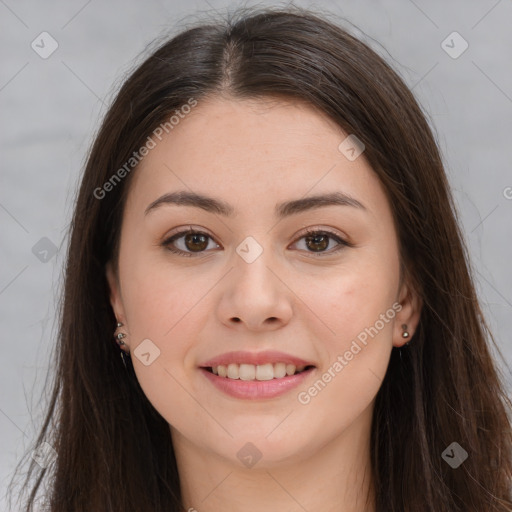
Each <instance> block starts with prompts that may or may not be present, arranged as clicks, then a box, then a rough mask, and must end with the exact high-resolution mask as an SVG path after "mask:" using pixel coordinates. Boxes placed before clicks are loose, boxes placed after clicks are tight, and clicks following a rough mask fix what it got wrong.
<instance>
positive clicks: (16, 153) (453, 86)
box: [0, 0, 512, 510]
mask: <svg viewBox="0 0 512 512" xmlns="http://www.w3.org/2000/svg"><path fill="white" fill-rule="evenodd" d="M294 3H295V5H300V6H304V7H313V8H316V9H320V10H322V9H326V10H329V11H331V12H334V13H336V14H337V15H339V16H342V17H343V18H346V19H347V23H346V24H345V26H346V27H348V28H349V29H350V30H351V31H352V32H353V33H355V35H358V36H359V37H361V38H362V39H363V40H364V41H366V42H367V43H368V44H370V46H372V47H373V48H374V49H375V50H376V51H377V52H378V53H379V54H381V55H382V56H384V58H385V59H386V60H387V61H388V62H390V63H391V65H392V66H393V67H394V68H395V69H396V70H397V71H398V72H399V73H400V74H401V75H402V76H403V77H404V79H405V80H406V82H407V84H409V86H410V87H411V88H413V91H414V93H415V95H416V97H417V99H418V100H419V102H420V103H421V105H422V106H423V108H424V109H425V110H426V111H427V112H428V113H429V115H430V119H431V125H432V127H433V129H434V130H435V133H436V134H437V138H438V141H439V145H440V148H441V151H442V153H443V157H444V161H445V164H446V169H447V173H448V176H449V179H450V182H451V183H452V186H453V191H454V195H455V199H456V202H457V205H458V209H459V212H460V222H461V225H462V228H463V231H464V234H465V238H466V243H467V245H468V249H469V252H470V256H471V259H472V262H473V271H474V276H475V280H476V284H477V287H478V292H479V294H480V298H481V302H482V307H483V311H484V314H486V315H487V318H488V321H489V324H490V326H491V329H492V330H493V331H494V333H495V338H496V341H497V343H498V345H499V346H500V349H501V350H502V352H503V354H504V356H505V359H506V361H507V362H508V364H510V363H512V342H511V339H510V332H511V329H512V291H511V290H512V270H511V267H510V262H511V261H512V243H511V234H512V233H511V231H512V227H511V226H512V223H511V218H512V188H507V187H512V174H511V172H510V170H511V169H510V165H511V164H510V162H511V160H512V144H511V142H510V135H511V133H512V130H511V128H512V68H511V64H510V62H511V59H510V55H511V53H512V51H511V50H512V31H511V30H510V26H511V22H512V2H511V1H510V0H478V1H476V0H474V1H467V0H460V1H451V2H446V1H441V0H436V1H430V2H426V1H421V0H414V2H413V1H411V0H385V1H366V2H364V3H362V2H361V1H359V2H357V1H355V0H347V1H335V2H328V1H324V2H316V3H311V2H301V1H296V2H294ZM267 4H270V3H269V2H258V3H257V5H258V6H263V5H267ZM236 5H237V3H235V2H227V1H214V0H209V1H208V2H207V1H206V0H204V1H199V0H197V1H190V0H188V1H186V2H184V1H177V0H173V1H158V0H150V1H147V2H142V1H129V2H121V1H111V2H98V1H86V0H73V1H66V2H64V1H61V2H59V1H55V0H51V1H46V2H44V3H43V2H35V1H34V2H29V1H21V2H15V1H14V0H6V1H3V0H0V31H1V32H0V33H1V37H2V40H3V43H2V44H1V45H0V55H1V62H2V66H1V69H0V112H1V113H2V115H1V139H0V143H1V153H0V155H1V160H0V165H1V167H0V168H1V174H0V176H1V177H0V180H1V182H0V227H1V245H0V248H1V252H0V257H1V259H0V262H1V265H0V315H1V317H0V329H1V360H0V389H1V390H2V391H1V395H0V433H1V435H0V454H1V455H0V480H1V485H0V489H1V492H2V494H4V489H5V486H6V485H7V483H8V477H9V476H10V475H11V473H12V471H13V468H14V465H15V463H16V462H17V461H18V460H19V458H20V457H21V456H22V454H23V453H24V452H25V450H28V449H29V448H30V447H31V446H32V439H33V438H34V436H35V433H36V431H37V429H36V427H39V424H40V421H41V419H42V414H43V412H44V410H43V408H42V406H41V404H43V405H44V401H41V397H44V390H45V388H44V382H45V380H44V379H45V377H46V372H47V369H48V367H49V366H50V365H51V364H52V361H51V360H50V359H51V355H52V354H51V348H52V346H53V342H54V336H55V328H56V308H57V307H58V296H59V292H60V290H61V272H62V265H63V262H64V256H65V254H64V253H65V239H64V237H65V233H66V230H67V226H68V223H69V220H70V216H71V211H72V206H73V198H74V193H75V189H76V186H77V183H78V179H79V177H80V170H81V168H82V166H83V164H84V161H85V156H86V152H87V150H88V148H89V144H90V142H91V140H92V137H93V135H94V133H95V131H96V129H97V128H98V126H99V122H100V120H101V118H102V116H103V115H104V113H105V111H106V106H107V105H108V102H109V100H110V99H111V98H112V95H113V94H114V93H115V91H116V88H117V86H118V85H119V83H120V82H121V81H122V79H123V77H124V76H125V73H126V72H128V71H129V70H130V69H132V66H133V65H134V62H140V59H141V58H142V57H141V52H143V50H144V49H145V48H146V45H147V44H149V43H150V42H151V41H152V40H153V39H154V38H155V37H157V36H160V35H162V34H163V33H164V32H165V31H168V30H169V29H170V30H171V31H172V32H173V33H174V32H176V31H178V30H180V29H182V28H185V26H186V25H187V24H188V23H191V22H194V21H195V20H196V18H195V15H197V13H202V15H203V16H204V15H206V14H207V13H208V11H212V10H216V9H219V10H220V11H221V12H226V7H228V6H229V8H230V9H232V8H233V7H235V6H236ZM244 5H246V6H252V5H256V3H255V2H250V1H249V2H245V3H244ZM273 5H277V3H274V4H273ZM278 5H285V4H284V3H280V4H278ZM334 21H336V20H334ZM350 23H353V24H354V25H355V26H356V27H358V29H360V30H361V31H362V32H360V31H359V30H357V29H356V28H354V27H351V25H350ZM43 31H46V32H48V33H50V34H51V36H52V37H53V38H54V39H55V40H56V41H57V43H58V48H57V50H56V51H55V52H54V53H53V54H52V55H51V56H50V57H48V58H47V59H43V58H41V57H40V56H39V55H38V54H37V53H36V52H35V51H34V50H33V49H32V47H31V43H32V41H34V40H36V42H38V41H40V38H38V36H39V34H40V33H41V32H43ZM453 31H457V32H458V33H459V34H460V35H461V36H462V37H463V38H464V40H466V41H467V43H468V44H469V47H468V49H467V50H466V51H465V52H464V53H462V54H461V55H460V56H458V58H453V57H452V56H450V55H449V54H448V53H447V52H446V51H445V49H443V46H442V42H443V41H444V40H445V39H446V38H447V36H448V35H449V34H451V33H452V32H453ZM451 39H453V37H452V38H451ZM451 39H450V38H448V40H447V43H446V44H449V45H450V46H453V48H452V49H451V50H450V51H452V52H458V51H460V49H461V48H462V46H461V41H460V40H457V38H455V39H453V43H452V42H451ZM39 44H41V43H39ZM445 47H446V46H445ZM45 48H48V44H47V43H45ZM134 59H138V60H134ZM507 196H508V197H507ZM42 238H45V240H43V241H40V240H41V239H42ZM46 239H48V240H46ZM34 247H35V248H34ZM52 249H53V250H55V251H57V252H56V253H55V254H54V253H53V252H52ZM45 250H46V251H47V252H46V253H45V252H44V251H45ZM46 260H48V261H46ZM501 367H502V369H503V371H504V373H505V372H507V370H506V368H504V367H503V365H501ZM506 378H507V385H508V386H509V390H510V389H512V379H511V377H510V375H509V374H508V372H507V373H506ZM3 503H4V502H1V503H0V509H1V510H5V509H6V507H5V505H4V506H2V505H3Z"/></svg>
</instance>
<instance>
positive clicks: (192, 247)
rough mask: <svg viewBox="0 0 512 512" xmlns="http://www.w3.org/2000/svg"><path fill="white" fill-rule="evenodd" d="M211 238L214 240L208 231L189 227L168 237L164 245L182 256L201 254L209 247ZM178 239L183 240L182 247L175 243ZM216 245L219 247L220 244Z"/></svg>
mask: <svg viewBox="0 0 512 512" xmlns="http://www.w3.org/2000/svg"><path fill="white" fill-rule="evenodd" d="M180 239H183V240H180ZM209 239H210V240H212V238H211V236H210V235H208V234H206V233H202V232H200V231H194V230H193V229H187V230H185V231H180V232H179V233H176V234H174V235H172V236H171V237H170V238H168V239H166V240H165V241H164V242H163V243H162V245H163V246H164V247H165V248H166V249H168V250H169V251H171V252H174V253H176V254H179V255H181V256H192V255H193V254H194V253H197V254H200V253H202V252H205V250H206V249H207V248H208V243H209ZM178 241H180V242H181V245H182V246H181V247H176V245H175V244H176V243H177V242H178ZM216 245H217V247H218V244H216Z"/></svg>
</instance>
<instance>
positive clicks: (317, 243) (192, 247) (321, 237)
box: [162, 229, 351, 256]
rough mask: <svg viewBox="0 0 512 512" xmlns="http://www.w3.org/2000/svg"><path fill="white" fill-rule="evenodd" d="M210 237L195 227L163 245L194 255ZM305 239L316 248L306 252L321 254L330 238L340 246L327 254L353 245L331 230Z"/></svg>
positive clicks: (306, 242)
mask: <svg viewBox="0 0 512 512" xmlns="http://www.w3.org/2000/svg"><path fill="white" fill-rule="evenodd" d="M182 238H183V239H184V246H183V247H182V248H178V247H176V246H175V245H174V243H175V242H177V241H178V240H180V239H182ZM208 239H211V240H212V241H213V239H212V238H211V236H210V235H208V234H206V233H203V232H201V231H194V230H193V229H189V230H186V231H180V232H179V233H176V234H174V235H172V236H171V237H170V238H168V239H166V240H165V241H164V242H163V243H162V245H163V246H164V247H166V248H167V249H168V250H169V251H171V252H173V253H175V254H179V255H182V256H192V255H194V253H202V252H204V251H205V250H206V249H207V248H208ZM303 239H304V241H305V244H306V247H313V248H314V250H310V251H306V252H312V253H314V254H316V255H320V256H322V255H323V254H325V253H326V249H327V248H328V247H329V245H330V242H329V241H330V240H334V241H335V242H336V243H337V244H338V246H337V247H336V248H335V249H334V250H330V251H328V252H327V254H332V253H334V252H337V251H339V250H341V249H343V248H344V247H351V244H350V243H349V242H347V241H345V240H343V239H342V238H340V237H339V236H338V235H335V234H334V233H331V232H329V231H308V232H307V233H305V234H303V235H302V236H301V237H300V238H299V239H298V241H300V240H303ZM298 241H297V242H298ZM297 242H295V243H297ZM215 245H217V247H219V245H218V244H217V243H215Z"/></svg>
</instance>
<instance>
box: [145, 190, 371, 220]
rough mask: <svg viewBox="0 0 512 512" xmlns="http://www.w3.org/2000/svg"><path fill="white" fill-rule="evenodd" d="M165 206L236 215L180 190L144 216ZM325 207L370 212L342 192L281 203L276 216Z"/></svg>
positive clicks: (220, 204)
mask: <svg viewBox="0 0 512 512" xmlns="http://www.w3.org/2000/svg"><path fill="white" fill-rule="evenodd" d="M164 204H174V205H178V206H193V207H195V208H202V209H203V210H206V211H207V212H210V213H215V214H219V215H223V216H225V217H233V216H234V215H235V213H236V212H235V209H234V208H233V207H232V206H231V205H230V204H228V203H226V202H224V201H222V200H219V199H215V198H213V197H209V196H205V195H202V194H197V193H195V192H189V191H186V190H180V191H176V192H170V193H168V194H164V195H163V196H161V197H159V198H158V199H156V200H155V201H153V202H152V203H151V204H150V205H149V206H148V207H147V208H146V210H145V211H144V215H147V214H148V213H150V212H151V211H154V210H156V209H157V208H158V207H160V206H162V205H164ZM324 206H352V207H354V208H358V209H360V210H364V211H368V210H367V208H366V207H365V206H364V205H363V204H362V203H360V202H359V201H358V200H357V199H355V198H353V197H351V196H349V195H348V194H344V193H342V192H331V193H328V194H321V195H315V196H309V197H304V198H301V199H294V200H292V201H286V202H284V203H280V204H278V205H276V207H275V216H276V217H278V218H284V217H288V216H290V215H295V214H298V213H302V212H305V211H307V210H313V209H316V208H321V207H324Z"/></svg>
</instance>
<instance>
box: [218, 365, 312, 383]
mask: <svg viewBox="0 0 512 512" xmlns="http://www.w3.org/2000/svg"><path fill="white" fill-rule="evenodd" d="M304 368H306V367H305V366H304V365H303V366H295V365H294V364H286V363H275V364H272V363H267V364H259V365H254V364H244V363H242V364H236V363H231V364H228V365H227V366H226V365H222V364H221V365H219V366H213V367H212V372H213V373H214V374H215V375H218V376H219V377H227V378H228V379H240V380H272V379H282V378H283V377H285V376H286V375H294V374H295V373H298V372H302V371H303V370H304Z"/></svg>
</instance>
